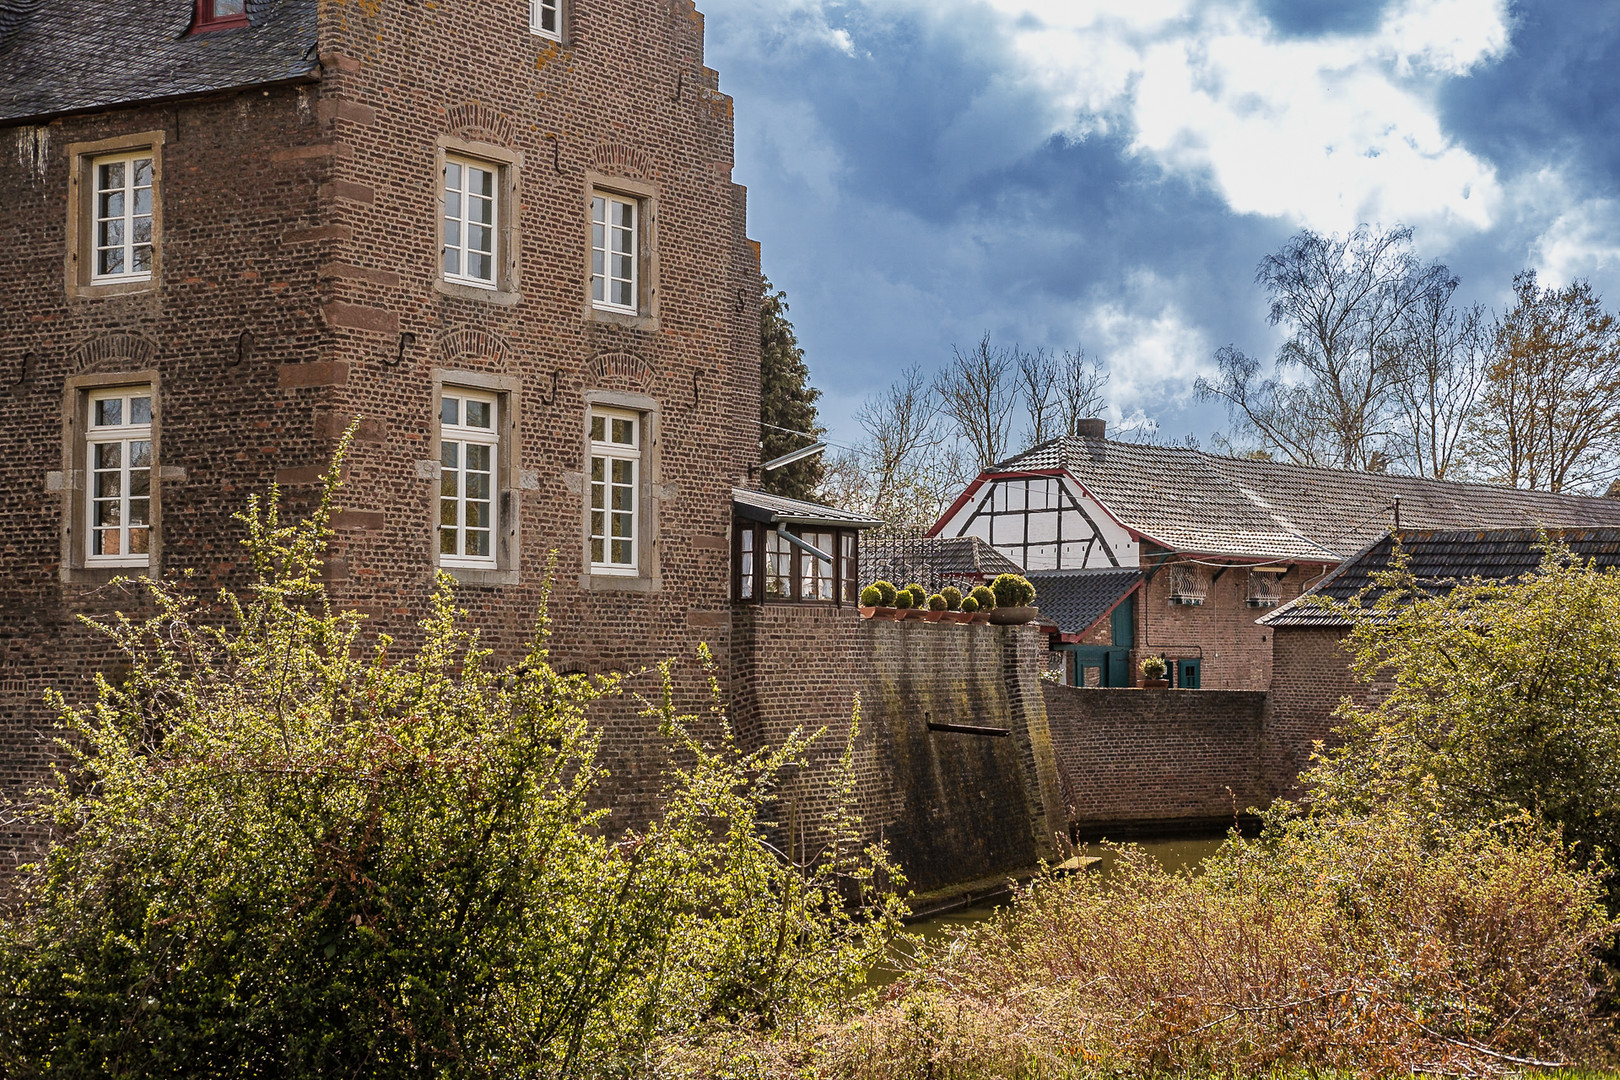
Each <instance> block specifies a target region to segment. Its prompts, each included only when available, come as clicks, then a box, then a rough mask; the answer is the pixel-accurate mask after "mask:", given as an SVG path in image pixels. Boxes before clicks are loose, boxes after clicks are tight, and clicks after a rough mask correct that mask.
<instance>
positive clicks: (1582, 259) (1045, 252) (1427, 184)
mask: <svg viewBox="0 0 1620 1080" xmlns="http://www.w3.org/2000/svg"><path fill="white" fill-rule="evenodd" d="M700 7H701V8H702V10H703V11H704V12H705V13H706V14H707V17H708V42H709V44H708V50H709V51H708V61H709V64H710V65H711V66H713V67H716V68H718V69H719V71H720V74H721V85H722V88H723V89H725V90H726V91H727V92H729V93H730V94H732V95H733V96H734V97H735V99H736V104H737V168H736V172H735V176H736V178H737V179H738V180H739V181H740V182H741V183H744V184H746V185H748V187H749V191H750V199H749V206H750V232H751V233H752V235H753V236H754V237H755V238H756V239H758V240H760V241H761V242H762V243H763V244H764V259H765V271H766V274H767V275H768V276H769V277H770V278H771V279H772V280H773V281H774V282H775V283H776V284H777V285H778V286H779V287H781V288H783V289H785V290H786V291H787V293H788V298H789V301H790V303H791V304H792V314H791V318H792V319H793V321H794V324H795V326H796V327H797V329H798V331H799V335H800V339H801V341H802V342H803V344H804V346H805V348H806V352H807V355H808V359H809V361H810V365H811V371H812V376H813V378H814V380H815V382H816V383H817V385H819V386H820V387H821V388H822V390H823V392H824V394H825V400H824V402H823V406H822V410H823V419H824V420H825V421H826V422H827V423H828V424H829V426H830V427H831V428H832V429H833V436H834V438H835V439H838V440H839V441H849V440H852V439H853V438H855V437H856V434H857V431H856V429H855V427H854V425H853V423H852V422H851V421H850V419H849V414H850V412H851V411H852V410H853V409H854V408H855V407H856V406H857V405H858V404H859V402H860V400H861V399H862V398H863V397H864V396H865V395H866V394H868V393H870V392H872V391H874V390H876V389H878V388H880V387H882V386H883V385H885V384H887V383H888V382H889V381H890V380H891V378H892V376H893V373H894V372H895V371H897V370H898V369H899V368H901V367H904V366H906V365H908V364H911V363H917V362H920V363H923V364H924V365H927V366H929V367H933V366H937V365H938V364H939V363H940V362H941V361H942V360H944V359H946V358H948V357H949V356H950V352H951V347H952V345H953V344H961V345H964V346H965V345H968V344H970V343H971V342H973V341H975V340H976V339H977V338H978V337H979V336H980V335H981V334H982V333H983V332H985V331H989V332H990V333H991V334H992V335H993V336H994V337H995V338H996V339H997V340H998V341H1001V342H1005V343H1012V342H1018V343H1021V344H1023V345H1025V346H1034V345H1045V346H1048V347H1053V348H1059V349H1061V348H1064V347H1070V348H1072V347H1074V346H1075V345H1082V346H1083V347H1084V348H1085V349H1087V350H1088V351H1090V352H1093V353H1096V354H1099V355H1101V356H1102V357H1104V358H1105V359H1106V360H1107V361H1108V362H1109V364H1110V365H1111V367H1112V370H1113V382H1112V384H1111V386H1110V397H1111V399H1112V408H1113V410H1114V416H1113V419H1114V420H1115V421H1116V423H1117V422H1118V421H1120V420H1121V419H1124V418H1129V417H1133V416H1135V417H1143V416H1145V417H1151V418H1152V419H1154V420H1156V421H1158V422H1159V424H1160V426H1161V432H1162V434H1163V435H1164V436H1165V437H1173V438H1179V437H1180V436H1183V435H1189V434H1190V435H1194V436H1197V437H1198V438H1200V439H1202V440H1204V441H1205V442H1206V445H1207V441H1208V436H1209V434H1210V433H1211V432H1212V431H1215V430H1218V429H1220V428H1222V427H1223V426H1224V424H1225V417H1224V413H1222V412H1221V411H1220V410H1219V408H1218V407H1215V406H1212V405H1208V404H1205V405H1200V404H1198V403H1197V402H1196V401H1195V400H1194V399H1193V397H1192V393H1191V389H1192V382H1193V379H1194V378H1195V377H1197V375H1199V374H1200V373H1204V372H1207V371H1208V370H1209V369H1210V367H1211V365H1212V361H1211V357H1212V355H1213V353H1214V352H1215V350H1216V349H1217V348H1219V347H1220V346H1222V345H1225V344H1228V343H1233V344H1236V345H1238V346H1239V347H1240V348H1242V349H1244V350H1245V351H1248V352H1251V353H1257V354H1261V355H1266V356H1269V355H1270V354H1271V352H1272V350H1273V349H1274V346H1275V343H1276V340H1277V334H1276V331H1275V330H1274V329H1272V328H1271V327H1269V326H1267V325H1266V322H1265V318H1264V315H1265V310H1264V308H1265V305H1264V297H1263V295H1262V294H1261V293H1260V291H1259V290H1258V289H1257V288H1256V287H1255V285H1254V283H1253V281H1254V269H1255V266H1256V264H1257V263H1258V262H1259V261H1260V258H1261V257H1262V256H1263V255H1264V254H1266V253H1267V252H1270V251H1273V250H1275V249H1276V248H1277V247H1278V246H1280V245H1281V243H1282V242H1283V241H1284V240H1285V239H1286V238H1287V237H1288V236H1289V235H1291V234H1292V233H1294V232H1296V231H1298V230H1299V229H1300V228H1302V227H1309V228H1312V229H1316V230H1318V231H1322V232H1340V233H1342V232H1344V231H1346V230H1347V229H1349V228H1351V227H1353V226H1354V225H1355V224H1357V223H1358V222H1370V223H1374V224H1382V225H1393V224H1396V223H1403V224H1407V225H1411V226H1412V227H1413V228H1415V229H1416V232H1417V236H1416V240H1417V249H1418V252H1419V253H1420V254H1421V255H1422V256H1423V257H1425V258H1426V259H1439V260H1442V261H1444V262H1447V263H1449V264H1450V265H1451V267H1452V268H1453V270H1454V271H1456V272H1457V273H1458V274H1459V275H1460V276H1461V277H1462V289H1461V291H1460V293H1459V299H1462V300H1464V301H1466V302H1473V301H1476V300H1477V301H1480V302H1483V303H1485V304H1487V305H1491V306H1500V305H1501V304H1502V303H1503V302H1504V300H1505V298H1506V297H1507V295H1508V293H1509V287H1510V283H1511V279H1512V276H1513V274H1514V272H1515V271H1517V270H1519V269H1521V268H1523V267H1535V268H1536V269H1538V270H1540V271H1541V273H1542V274H1543V276H1544V278H1550V279H1557V280H1559V281H1567V280H1568V279H1569V278H1571V277H1575V276H1582V277H1588V278H1590V279H1591V280H1592V282H1593V283H1594V284H1595V285H1596V286H1597V287H1598V289H1599V290H1600V291H1601V292H1602V293H1603V294H1604V296H1605V298H1606V299H1608V300H1609V301H1610V302H1611V305H1620V106H1617V103H1616V95H1617V92H1620V3H1615V2H1614V0H1524V2H1514V0H700Z"/></svg>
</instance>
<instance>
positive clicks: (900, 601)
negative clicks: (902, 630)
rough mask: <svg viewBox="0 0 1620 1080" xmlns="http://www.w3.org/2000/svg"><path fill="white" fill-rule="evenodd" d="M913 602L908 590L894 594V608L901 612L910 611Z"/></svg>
mask: <svg viewBox="0 0 1620 1080" xmlns="http://www.w3.org/2000/svg"><path fill="white" fill-rule="evenodd" d="M915 602H916V600H915V598H913V597H912V595H911V590H910V589H901V590H900V591H899V592H897V593H895V594H894V606H895V607H897V608H899V609H900V610H901V611H910V610H911V606H912V604H914V603H915Z"/></svg>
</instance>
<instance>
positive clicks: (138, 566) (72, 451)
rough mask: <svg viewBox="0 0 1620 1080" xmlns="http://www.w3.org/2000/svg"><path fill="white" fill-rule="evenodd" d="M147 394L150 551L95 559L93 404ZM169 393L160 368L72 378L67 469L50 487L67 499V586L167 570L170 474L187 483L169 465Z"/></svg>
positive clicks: (66, 400)
mask: <svg viewBox="0 0 1620 1080" xmlns="http://www.w3.org/2000/svg"><path fill="white" fill-rule="evenodd" d="M120 392H121V393H123V394H124V395H126V396H127V395H128V394H130V393H132V392H134V393H137V394H141V393H147V394H149V395H150V397H151V399H152V412H151V422H150V424H149V425H147V426H148V427H149V429H150V434H151V465H150V470H149V473H148V475H149V477H150V485H149V488H148V495H147V498H148V499H149V502H148V504H147V505H148V510H147V550H146V555H145V557H144V559H136V558H130V559H128V561H125V559H124V557H117V558H109V557H99V558H98V557H92V556H91V550H92V545H91V536H90V532H91V528H90V526H91V522H92V520H93V519H92V511H91V507H90V502H91V491H92V484H93V479H94V471H95V470H94V468H93V466H92V461H91V457H90V432H91V424H90V420H91V418H92V406H91V401H92V399H93V397H94V396H110V395H111V394H113V393H120ZM163 453H164V450H163V393H162V386H161V382H160V377H159V373H158V372H157V371H156V370H155V369H143V370H129V371H117V372H106V373H101V374H91V375H76V376H72V377H70V378H69V379H68V380H67V381H66V383H65V385H64V388H63V395H62V471H61V472H59V473H51V474H48V475H47V477H46V480H47V483H46V489H47V490H48V491H53V492H60V495H61V503H60V506H61V518H60V521H61V525H60V528H61V553H62V554H61V562H60V564H59V565H60V570H59V576H60V577H61V580H62V581H63V582H64V583H65V584H86V585H101V584H105V583H106V582H108V581H110V580H112V579H113V578H115V577H117V576H119V575H120V574H125V573H128V572H129V571H130V570H132V569H134V570H137V571H140V572H142V573H145V574H148V575H156V574H158V573H160V572H161V568H162V563H163V550H164V544H163V495H164V479H165V476H166V474H169V473H174V474H175V475H176V476H178V477H180V478H182V479H183V475H184V474H183V470H180V469H171V468H167V467H165V466H164V465H163V460H164V458H163Z"/></svg>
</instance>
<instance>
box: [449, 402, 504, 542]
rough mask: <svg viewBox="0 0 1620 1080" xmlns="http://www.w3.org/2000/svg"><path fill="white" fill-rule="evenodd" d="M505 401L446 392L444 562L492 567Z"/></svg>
mask: <svg viewBox="0 0 1620 1080" xmlns="http://www.w3.org/2000/svg"><path fill="white" fill-rule="evenodd" d="M498 414H499V401H498V399H497V398H496V396H495V395H493V394H485V393H478V392H475V391H463V390H448V389H447V390H445V391H444V393H443V395H442V396H441V399H440V404H439V564H440V565H441V566H450V567H464V568H473V569H492V568H494V567H495V566H496V563H497V559H496V554H495V531H496V527H497V520H496V519H497V517H498V507H497V503H496V496H497V492H496V490H495V487H496V484H495V479H496V477H497V476H498V475H499V464H500V436H499V426H498Z"/></svg>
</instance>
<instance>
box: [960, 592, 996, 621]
mask: <svg viewBox="0 0 1620 1080" xmlns="http://www.w3.org/2000/svg"><path fill="white" fill-rule="evenodd" d="M968 595H969V596H971V597H972V598H973V602H974V603H975V604H976V605H978V606H977V607H975V608H974V609H973V612H974V614H973V621H974V622H976V623H987V622H989V621H990V613H991V612H992V611H994V610H995V607H996V594H995V593H993V592H991V591H990V590H989V589H987V588H985V587H984V586H983V585H980V586H978V587H977V588H975V589H974V590H973V591H972V592H971V593H969V594H968ZM964 603H965V601H964Z"/></svg>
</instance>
